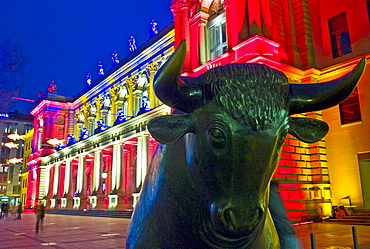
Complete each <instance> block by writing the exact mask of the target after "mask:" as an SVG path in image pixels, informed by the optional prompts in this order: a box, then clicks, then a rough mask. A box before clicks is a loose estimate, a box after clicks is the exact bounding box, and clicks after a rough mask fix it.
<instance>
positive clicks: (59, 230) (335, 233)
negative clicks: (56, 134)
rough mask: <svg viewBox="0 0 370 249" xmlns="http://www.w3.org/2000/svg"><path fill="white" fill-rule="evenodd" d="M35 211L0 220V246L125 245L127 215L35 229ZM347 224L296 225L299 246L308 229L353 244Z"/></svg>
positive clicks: (335, 244) (337, 246)
mask: <svg viewBox="0 0 370 249" xmlns="http://www.w3.org/2000/svg"><path fill="white" fill-rule="evenodd" d="M35 216H36V215H34V214H24V215H22V220H14V218H10V217H8V218H7V219H5V220H0V248H46V247H49V248H99V249H103V248H125V243H126V233H127V227H128V224H129V222H130V220H129V219H120V218H100V217H82V216H70V215H52V214H47V215H46V217H45V224H44V229H43V230H42V231H40V232H39V233H36V232H35V222H36V217H35ZM351 227H352V226H350V225H339V224H329V223H323V224H321V223H320V224H308V225H299V226H295V228H296V230H297V234H298V236H299V238H300V241H301V244H302V248H307V249H310V248H311V246H310V233H315V236H316V242H317V248H318V249H324V248H330V249H343V248H345V249H347V248H353V240H352V232H351ZM356 227H357V233H358V240H359V245H360V248H361V249H367V248H369V249H370V226H356Z"/></svg>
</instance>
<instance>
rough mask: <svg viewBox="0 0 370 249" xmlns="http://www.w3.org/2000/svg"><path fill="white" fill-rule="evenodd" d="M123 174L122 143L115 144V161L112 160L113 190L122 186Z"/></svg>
mask: <svg viewBox="0 0 370 249" xmlns="http://www.w3.org/2000/svg"><path fill="white" fill-rule="evenodd" d="M121 174H122V144H121V143H119V144H114V145H113V161H112V179H111V180H112V185H111V186H112V191H114V190H119V188H120V186H121Z"/></svg>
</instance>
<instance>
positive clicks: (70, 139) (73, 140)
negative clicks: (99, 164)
mask: <svg viewBox="0 0 370 249" xmlns="http://www.w3.org/2000/svg"><path fill="white" fill-rule="evenodd" d="M76 142H77V141H76V138H75V135H73V134H68V135H67V145H66V146H71V145H74V144H75V143H76Z"/></svg>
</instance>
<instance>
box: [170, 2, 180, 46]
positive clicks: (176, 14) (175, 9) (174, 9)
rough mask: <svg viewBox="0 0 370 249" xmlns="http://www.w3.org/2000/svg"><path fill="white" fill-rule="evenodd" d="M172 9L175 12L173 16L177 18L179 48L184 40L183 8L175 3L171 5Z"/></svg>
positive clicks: (176, 27)
mask: <svg viewBox="0 0 370 249" xmlns="http://www.w3.org/2000/svg"><path fill="white" fill-rule="evenodd" d="M171 11H172V14H173V17H174V19H175V48H177V47H178V46H179V44H180V42H181V41H182V40H183V38H182V32H181V27H182V13H181V8H180V6H179V4H178V3H175V4H174V5H172V6H171Z"/></svg>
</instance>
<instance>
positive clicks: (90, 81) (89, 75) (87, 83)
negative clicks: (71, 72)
mask: <svg viewBox="0 0 370 249" xmlns="http://www.w3.org/2000/svg"><path fill="white" fill-rule="evenodd" d="M91 83H92V79H91V74H90V73H87V75H86V86H90V85H91Z"/></svg>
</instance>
